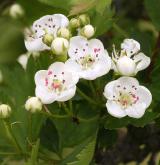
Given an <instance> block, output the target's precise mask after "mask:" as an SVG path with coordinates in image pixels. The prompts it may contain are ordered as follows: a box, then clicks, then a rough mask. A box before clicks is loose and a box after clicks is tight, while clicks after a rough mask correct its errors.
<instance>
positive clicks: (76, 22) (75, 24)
mask: <svg viewBox="0 0 160 165" xmlns="http://www.w3.org/2000/svg"><path fill="white" fill-rule="evenodd" d="M69 26H70V27H71V28H78V27H79V26H80V21H79V19H77V18H72V19H71V20H70V22H69Z"/></svg>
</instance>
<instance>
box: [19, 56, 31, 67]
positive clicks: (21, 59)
mask: <svg viewBox="0 0 160 165" xmlns="http://www.w3.org/2000/svg"><path fill="white" fill-rule="evenodd" d="M28 57H29V56H28V54H22V55H20V56H19V57H18V59H17V61H18V62H19V63H20V64H21V66H22V67H23V69H24V70H25V69H26V67H27V63H28Z"/></svg>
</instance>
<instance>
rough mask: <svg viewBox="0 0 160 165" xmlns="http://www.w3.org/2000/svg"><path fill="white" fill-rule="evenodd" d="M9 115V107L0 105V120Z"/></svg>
mask: <svg viewBox="0 0 160 165" xmlns="http://www.w3.org/2000/svg"><path fill="white" fill-rule="evenodd" d="M10 114H11V107H10V106H9V105H7V104H1V105H0V118H7V117H9V116H10Z"/></svg>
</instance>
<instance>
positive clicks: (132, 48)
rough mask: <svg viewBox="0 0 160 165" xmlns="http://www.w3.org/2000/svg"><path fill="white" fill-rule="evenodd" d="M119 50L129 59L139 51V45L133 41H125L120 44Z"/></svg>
mask: <svg viewBox="0 0 160 165" xmlns="http://www.w3.org/2000/svg"><path fill="white" fill-rule="evenodd" d="M121 49H123V50H125V51H126V52H127V55H128V56H129V57H130V56H131V55H133V54H135V53H137V52H138V51H139V50H140V44H139V42H137V41H136V40H134V39H125V40H124V41H123V43H122V44H121Z"/></svg>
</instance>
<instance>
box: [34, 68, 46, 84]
mask: <svg viewBox="0 0 160 165" xmlns="http://www.w3.org/2000/svg"><path fill="white" fill-rule="evenodd" d="M46 76H47V71H46V70H40V71H38V72H36V74H35V76H34V80H35V84H36V85H40V86H44V85H45V78H46Z"/></svg>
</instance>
